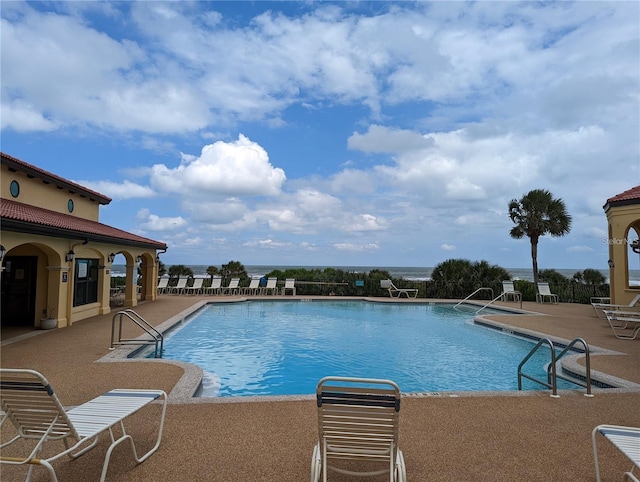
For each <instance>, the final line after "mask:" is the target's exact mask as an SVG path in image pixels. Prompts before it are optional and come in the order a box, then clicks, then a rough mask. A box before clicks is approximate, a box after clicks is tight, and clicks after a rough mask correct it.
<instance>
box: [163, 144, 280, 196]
mask: <svg viewBox="0 0 640 482" xmlns="http://www.w3.org/2000/svg"><path fill="white" fill-rule="evenodd" d="M285 180H286V176H285V173H284V171H283V170H282V169H280V168H276V167H273V166H272V165H271V163H270V162H269V156H268V154H267V152H266V151H265V150H264V149H263V148H262V147H261V146H260V145H259V144H257V143H256V142H252V141H251V140H250V139H249V138H247V137H245V136H243V135H242V134H240V135H239V136H238V140H237V141H234V142H229V143H227V142H223V141H218V142H215V143H213V144H209V145H207V146H205V147H203V148H202V152H201V154H200V156H199V157H194V156H189V155H185V156H183V159H182V162H181V163H180V165H179V166H178V167H175V168H169V167H167V166H165V165H164V164H156V165H154V166H153V167H152V168H151V184H152V186H154V187H155V188H156V189H158V190H161V191H164V192H170V193H181V194H183V195H186V196H190V195H195V194H200V195H202V194H205V195H213V196H215V195H224V196H274V195H277V194H278V193H279V192H280V189H281V187H282V184H283V183H284V182H285Z"/></svg>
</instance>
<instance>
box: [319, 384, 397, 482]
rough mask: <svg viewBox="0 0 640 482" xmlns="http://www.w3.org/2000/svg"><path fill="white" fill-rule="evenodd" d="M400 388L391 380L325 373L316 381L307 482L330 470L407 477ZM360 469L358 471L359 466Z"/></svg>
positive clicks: (365, 474) (363, 474) (353, 473)
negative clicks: (315, 414) (314, 429)
mask: <svg viewBox="0 0 640 482" xmlns="http://www.w3.org/2000/svg"><path fill="white" fill-rule="evenodd" d="M400 398H401V394H400V388H399V387H398V385H396V384H395V383H394V382H392V381H391V380H378V379H370V378H345V377H326V378H323V379H322V380H320V382H318V386H317V388H316V404H317V407H318V436H319V440H318V443H317V444H316V446H315V448H314V449H313V455H312V459H311V481H312V482H317V481H319V480H320V476H322V480H323V481H324V482H326V481H327V477H328V471H329V470H333V471H335V472H338V473H342V474H346V475H350V476H351V475H359V476H373V475H381V474H389V481H390V482H404V481H406V478H407V476H406V469H405V464H404V457H403V455H402V451H401V450H400V448H399V447H398V431H399V430H398V428H399V421H400ZM360 468H362V469H364V470H358V469H360Z"/></svg>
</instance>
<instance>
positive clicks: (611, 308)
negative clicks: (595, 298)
mask: <svg viewBox="0 0 640 482" xmlns="http://www.w3.org/2000/svg"><path fill="white" fill-rule="evenodd" d="M639 301H640V293H638V294H637V295H636V296H635V297H634V298H633V299H632V300H631V302H630V303H629V304H628V305H614V304H611V303H591V306H593V311H595V313H596V315H597V316H598V317H599V318H600V313H599V312H598V310H600V311H602V312H604V311H605V310H608V311H614V310H628V309H630V308H635V307H636V305H637V304H638V302H639Z"/></svg>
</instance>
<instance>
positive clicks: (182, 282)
mask: <svg viewBox="0 0 640 482" xmlns="http://www.w3.org/2000/svg"><path fill="white" fill-rule="evenodd" d="M187 281H189V278H178V284H176V285H175V286H170V287H169V289H168V291H167V292H168V293H169V294H170V295H181V294H183V293H184V289H185V288H186V286H187Z"/></svg>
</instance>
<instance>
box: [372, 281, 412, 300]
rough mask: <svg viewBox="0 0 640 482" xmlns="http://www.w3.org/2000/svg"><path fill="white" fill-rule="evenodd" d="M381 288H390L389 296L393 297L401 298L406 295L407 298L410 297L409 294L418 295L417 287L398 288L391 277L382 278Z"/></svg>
mask: <svg viewBox="0 0 640 482" xmlns="http://www.w3.org/2000/svg"><path fill="white" fill-rule="evenodd" d="M380 288H382V289H383V290H388V291H389V296H391V298H400V297H401V296H402V295H405V296H406V297H407V298H409V296H411V297H412V298H417V297H418V290H417V289H415V288H396V286H395V285H394V284H393V281H391V280H390V279H383V280H380ZM396 295H397V296H396Z"/></svg>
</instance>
